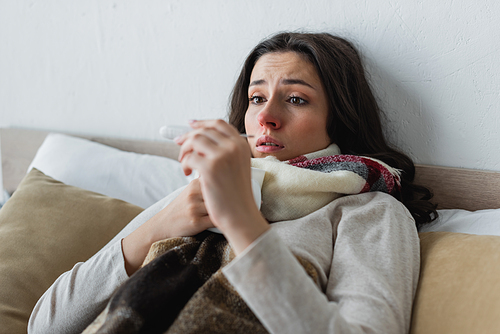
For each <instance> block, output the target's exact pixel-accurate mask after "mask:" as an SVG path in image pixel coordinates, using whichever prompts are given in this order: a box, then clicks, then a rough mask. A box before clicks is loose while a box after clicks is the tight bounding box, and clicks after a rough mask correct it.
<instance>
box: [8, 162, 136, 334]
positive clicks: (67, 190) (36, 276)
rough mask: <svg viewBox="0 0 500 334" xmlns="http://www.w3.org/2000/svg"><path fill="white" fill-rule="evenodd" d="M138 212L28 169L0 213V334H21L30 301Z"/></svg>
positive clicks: (86, 256)
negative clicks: (27, 172)
mask: <svg viewBox="0 0 500 334" xmlns="http://www.w3.org/2000/svg"><path fill="white" fill-rule="evenodd" d="M141 211H142V209H141V208H140V207H138V206H135V205H132V204H129V203H126V202H123V201H121V200H117V199H114V198H110V197H107V196H104V195H101V194H97V193H93V192H90V191H87V190H83V189H80V188H76V187H72V186H68V185H65V184H63V183H61V182H59V181H56V180H54V179H52V178H50V177H48V176H46V175H45V174H43V173H42V172H40V171H38V170H36V169H33V170H32V171H31V172H30V173H29V174H28V175H27V176H26V177H25V178H24V180H23V181H22V182H21V184H20V185H19V187H18V189H17V190H16V191H15V193H14V194H13V196H12V197H11V199H10V200H9V201H7V203H6V204H5V206H4V207H3V208H2V209H1V210H0V333H6V334H7V333H8V334H15V333H26V328H27V322H28V319H29V316H30V314H31V310H32V309H33V307H34V306H35V303H36V301H37V300H38V299H39V298H40V296H41V295H42V294H43V293H44V292H45V290H46V289H47V288H48V287H49V286H50V285H51V284H52V283H53V282H54V281H55V279H56V278H57V277H58V276H59V275H60V274H62V273H63V272H65V271H67V270H69V269H71V268H72V267H73V265H74V264H75V263H76V262H79V261H85V260H87V259H88V258H89V257H91V256H92V255H93V254H94V253H96V252H97V251H98V250H99V249H100V248H101V247H103V246H104V245H105V244H106V243H107V242H108V241H109V240H111V239H112V238H113V236H115V235H116V234H117V233H118V232H119V231H120V230H121V229H122V228H123V227H124V226H125V225H126V224H127V223H128V222H129V221H131V220H132V219H133V218H134V217H135V216H136V215H138V214H139V213H140V212H141Z"/></svg>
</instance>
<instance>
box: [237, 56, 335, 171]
mask: <svg viewBox="0 0 500 334" xmlns="http://www.w3.org/2000/svg"><path fill="white" fill-rule="evenodd" d="M248 98H249V105H248V109H247V111H246V114H245V129H246V133H247V134H249V135H254V137H253V138H248V143H249V145H250V149H251V151H252V156H253V157H254V158H263V157H266V156H268V155H273V156H275V157H276V158H278V159H279V160H281V161H284V160H289V159H292V158H295V157H298V156H299V155H302V154H306V153H310V152H314V151H318V150H320V149H323V148H325V147H327V146H328V145H329V144H330V138H329V137H328V133H327V131H326V118H327V115H328V102H327V98H326V94H325V91H324V89H323V84H322V82H321V80H320V78H319V76H318V73H317V72H316V69H315V68H314V65H313V64H311V63H310V62H309V61H308V60H306V59H305V58H304V57H303V56H301V55H299V54H298V53H295V52H285V53H267V54H265V55H263V56H262V57H261V58H260V59H259V60H258V61H257V63H256V64H255V66H254V68H253V71H252V75H251V77H250V85H249V88H248Z"/></svg>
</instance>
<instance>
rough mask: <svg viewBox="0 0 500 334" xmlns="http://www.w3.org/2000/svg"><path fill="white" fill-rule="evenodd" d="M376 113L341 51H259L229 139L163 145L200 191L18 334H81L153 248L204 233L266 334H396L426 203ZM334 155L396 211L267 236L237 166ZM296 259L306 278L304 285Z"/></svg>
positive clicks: (322, 47)
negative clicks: (378, 184)
mask: <svg viewBox="0 0 500 334" xmlns="http://www.w3.org/2000/svg"><path fill="white" fill-rule="evenodd" d="M378 113H379V111H378V108H377V104H376V102H375V99H374V97H373V95H372V93H371V90H370V88H369V85H368V83H367V81H366V79H365V75H364V71H363V68H362V65H361V61H360V59H359V56H358V54H357V52H356V51H355V49H354V48H353V47H352V45H351V44H350V43H348V42H347V41H345V40H343V39H341V38H338V37H334V36H331V35H329V34H299V33H283V34H278V35H275V36H273V37H271V38H269V39H267V40H265V41H263V42H262V43H260V44H259V45H257V47H256V48H255V49H254V50H253V51H252V52H251V53H250V55H249V57H248V58H247V60H246V62H245V64H244V66H243V69H242V72H241V74H240V76H239V78H238V80H237V83H236V85H235V88H234V91H233V95H232V101H231V110H230V115H229V123H230V124H231V125H230V124H227V123H226V122H224V121H221V120H215V121H211V120H210V121H193V122H191V126H192V128H193V131H192V132H190V133H188V134H185V135H183V136H181V137H179V138H176V142H177V143H178V144H179V145H181V151H180V155H179V160H180V161H181V163H182V166H183V169H184V171H185V173H186V174H190V173H191V172H192V171H193V170H197V171H198V172H199V174H200V178H199V179H196V180H194V181H193V182H191V183H190V184H189V185H188V186H187V187H186V188H185V189H183V190H182V191H181V190H180V191H179V192H177V193H176V194H173V195H172V196H168V197H167V198H165V199H164V200H163V201H160V202H159V203H157V204H156V205H154V206H153V207H151V208H150V209H148V210H146V211H145V212H144V213H143V214H141V215H140V216H139V217H138V218H136V219H134V220H133V221H132V222H131V223H130V224H129V225H128V226H127V227H126V228H125V230H124V231H122V232H120V234H119V235H117V236H116V237H115V238H114V239H113V240H112V241H111V242H110V243H109V244H108V245H107V246H106V247H105V248H104V249H103V250H101V251H100V252H99V253H98V254H96V255H95V256H94V257H93V258H91V259H90V260H88V261H87V262H85V263H80V264H77V265H76V266H75V267H74V268H73V269H72V270H71V271H70V272H68V273H65V274H63V275H62V276H61V277H60V278H59V279H58V280H57V281H56V282H55V283H54V285H53V286H52V287H51V288H50V289H49V290H48V291H47V292H46V293H45V294H44V296H43V297H42V298H41V299H40V301H39V302H38V304H37V305H36V307H35V309H34V311H33V314H32V317H31V319H30V326H29V329H30V332H33V333H37V332H48V331H49V328H50V331H51V332H67V333H69V332H78V331H81V330H83V329H84V328H85V327H86V326H87V325H88V324H89V323H90V322H92V321H93V320H94V318H95V317H96V316H97V315H98V314H99V312H101V311H102V310H103V308H104V307H105V305H106V303H107V301H108V300H109V298H110V297H111V295H112V293H113V292H114V291H115V289H116V287H118V286H119V285H120V284H121V283H122V282H124V281H125V280H126V279H127V278H128V277H129V276H130V275H132V274H133V273H134V272H136V271H137V270H138V269H139V267H140V266H141V264H142V262H143V261H144V259H145V257H146V254H147V253H148V250H149V249H150V247H151V245H152V243H154V242H155V241H158V240H162V239H165V238H171V237H177V236H192V235H196V234H198V233H200V232H202V231H204V230H206V229H207V228H210V227H217V228H218V229H219V230H220V231H221V232H222V233H223V234H224V236H225V237H226V238H227V240H228V241H229V243H230V245H231V247H232V248H233V251H234V253H235V254H236V255H237V257H236V258H235V259H234V260H233V261H232V262H231V263H230V264H229V265H228V266H227V267H225V268H224V270H223V271H224V274H225V276H226V277H227V279H228V280H229V281H230V283H231V284H232V285H233V286H234V288H235V289H236V290H237V291H238V293H239V294H240V295H241V296H242V298H243V300H244V301H245V302H246V303H247V304H248V306H249V307H250V308H251V310H252V311H253V312H254V314H255V315H256V316H257V318H258V319H259V320H260V322H261V323H262V324H263V325H264V327H265V328H266V329H267V330H268V331H270V332H272V333H280V332H282V333H292V332H294V333H302V332H311V333H323V332H332V333H333V332H335V333H337V332H342V333H343V332H346V333H348V332H349V333H351V332H352V333H358V332H359V333H361V332H376V333H402V332H407V331H408V328H409V324H410V318H411V306H412V301H413V296H414V294H415V289H416V284H417V280H418V274H419V265H420V264H419V241H418V235H417V230H416V226H415V222H416V223H417V224H423V223H425V222H428V221H430V220H431V218H432V216H433V215H435V210H434V207H433V206H432V205H431V204H430V203H429V202H428V201H427V198H428V193H427V192H426V189H422V188H419V187H416V186H414V185H412V180H413V175H414V167H413V163H412V162H411V160H410V159H409V158H407V157H406V156H405V155H403V154H401V153H399V152H397V151H395V150H393V149H391V148H390V147H389V146H388V145H387V143H386V141H385V139H384V136H383V133H382V127H381V124H380V118H379V114H378ZM240 133H247V134H248V135H251V136H252V137H249V138H247V139H245V138H243V137H241V136H240ZM334 146H335V147H337V146H338V147H339V148H340V150H341V151H342V153H343V154H354V155H364V156H370V157H373V158H378V159H380V160H382V161H384V162H385V163H387V164H389V165H391V166H392V167H395V168H398V169H401V170H402V180H401V186H402V188H401V189H402V191H401V193H400V195H397V197H398V198H397V199H395V198H394V197H392V196H390V195H387V194H383V193H379V192H369V193H364V194H359V195H353V196H346V197H342V198H339V199H337V200H335V201H333V202H332V203H330V204H328V205H327V206H326V207H325V209H323V208H322V209H321V210H317V211H316V212H314V213H312V214H311V215H308V216H306V217H300V219H296V220H290V221H287V222H277V223H275V224H273V225H272V226H273V228H271V225H270V224H269V222H268V221H267V220H266V219H265V218H264V217H263V215H262V214H261V213H260V212H259V210H258V209H257V206H256V205H255V202H254V199H253V196H252V192H251V181H250V166H251V159H250V158H251V157H254V158H265V157H268V156H272V157H275V158H277V159H278V160H280V161H288V160H290V159H294V158H297V157H302V156H304V155H306V154H309V153H311V152H317V151H320V152H323V151H322V150H325V149H326V150H327V151H328V150H330V149H331V148H332V147H334ZM419 194H422V195H424V196H423V198H419ZM420 197H422V196H420ZM398 200H399V201H398ZM400 201H401V202H402V203H403V204H404V205H405V206H406V207H407V209H408V210H407V209H406V208H405V207H404V206H403V205H402V204H401V203H400ZM412 216H413V218H412ZM325 217H326V218H325ZM297 253H299V254H301V255H302V256H303V257H305V258H307V259H309V261H310V262H311V263H312V265H313V266H314V267H315V268H316V270H317V271H318V273H319V274H318V283H317V284H315V283H314V281H313V280H311V279H310V278H309V276H308V275H307V273H306V272H305V271H304V270H303V268H302V267H301V265H300V263H299V262H298V261H297V260H296V258H295V257H294V255H293V254H297Z"/></svg>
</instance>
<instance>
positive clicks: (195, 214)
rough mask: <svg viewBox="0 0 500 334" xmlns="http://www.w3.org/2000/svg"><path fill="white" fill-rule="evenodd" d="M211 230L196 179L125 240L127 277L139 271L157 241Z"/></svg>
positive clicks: (124, 253) (124, 250) (123, 248)
mask: <svg viewBox="0 0 500 334" xmlns="http://www.w3.org/2000/svg"><path fill="white" fill-rule="evenodd" d="M210 227H214V225H213V224H212V222H211V221H210V218H209V216H208V213H207V209H206V208H205V204H204V203H203V196H202V194H201V188H200V182H199V179H194V180H193V181H191V182H190V183H189V184H188V186H187V187H186V188H185V189H184V190H183V191H182V192H181V193H180V194H179V196H177V197H176V198H175V199H174V200H173V201H172V202H170V203H169V204H168V205H167V206H166V207H165V208H163V209H162V210H161V211H159V212H158V213H157V214H156V215H154V216H153V217H152V218H151V219H149V220H148V221H147V222H146V223H144V224H143V225H142V226H140V227H139V228H138V229H137V230H135V231H134V232H132V233H131V234H130V235H128V236H127V237H125V238H124V239H123V241H122V251H123V256H124V258H125V269H126V271H127V274H128V275H129V276H130V275H132V274H133V273H134V272H136V271H137V270H138V269H139V268H140V266H141V265H142V263H143V262H144V259H145V258H146V255H147V254H148V252H149V248H150V247H151V245H152V244H153V243H155V242H156V241H159V240H163V239H167V238H173V237H184V236H192V235H195V234H198V233H200V232H202V231H204V230H206V229H207V228H210Z"/></svg>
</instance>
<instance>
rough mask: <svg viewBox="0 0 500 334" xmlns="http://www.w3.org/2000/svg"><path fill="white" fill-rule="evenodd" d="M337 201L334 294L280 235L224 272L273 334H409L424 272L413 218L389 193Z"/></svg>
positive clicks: (265, 238) (265, 239)
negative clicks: (309, 272) (309, 271)
mask: <svg viewBox="0 0 500 334" xmlns="http://www.w3.org/2000/svg"><path fill="white" fill-rule="evenodd" d="M334 202H335V204H333V206H335V208H333V209H332V210H330V211H329V212H330V213H333V214H334V215H335V216H336V217H332V221H337V224H338V225H337V230H336V233H334V236H332V237H333V238H334V240H335V246H334V252H333V258H332V263H331V267H330V268H331V269H330V272H329V275H328V282H327V285H326V291H321V290H320V288H319V287H318V286H317V285H316V284H315V283H314V281H313V280H312V279H311V278H310V277H309V276H308V275H307V274H306V271H305V270H304V269H303V267H302V266H301V265H300V264H299V262H298V261H297V260H296V258H295V257H294V255H293V253H292V250H290V249H289V248H288V247H287V245H286V244H285V242H284V241H283V240H282V239H281V238H280V237H279V235H278V234H277V233H276V232H275V231H274V230H273V229H270V230H269V231H268V232H266V233H265V234H264V235H262V236H261V237H260V238H259V239H257V240H256V241H255V242H254V243H253V244H252V245H250V246H249V247H248V248H247V249H246V250H245V251H244V252H243V253H242V254H240V255H239V256H238V257H237V258H236V259H235V260H234V261H233V262H232V263H230V264H229V265H228V266H227V267H226V268H224V270H223V272H224V274H225V275H226V277H227V278H228V280H229V281H230V282H231V284H232V285H233V286H234V287H235V289H236V290H237V291H238V293H239V294H240V295H241V296H242V298H243V299H244V300H245V301H246V302H247V304H248V306H249V307H250V308H251V309H252V311H253V312H254V313H255V314H256V316H257V317H258V318H259V320H260V321H261V322H262V323H263V325H264V326H265V327H266V329H267V330H268V331H269V332H271V333H407V332H408V329H409V325H410V318H411V307H412V303H413V297H414V294H415V290H416V285H417V281H418V275H419V266H420V262H419V261H420V259H419V241H418V234H417V231H416V228H415V223H414V221H413V219H412V218H411V217H410V215H409V213H408V211H407V210H406V209H405V208H404V206H403V205H402V204H400V203H399V202H398V201H396V200H395V199H393V198H392V197H390V196H388V195H385V194H373V193H370V194H363V195H356V196H348V197H344V198H341V199H339V200H336V201H334ZM334 224H335V223H334ZM304 233H307V232H304ZM263 292H265V293H263Z"/></svg>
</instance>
